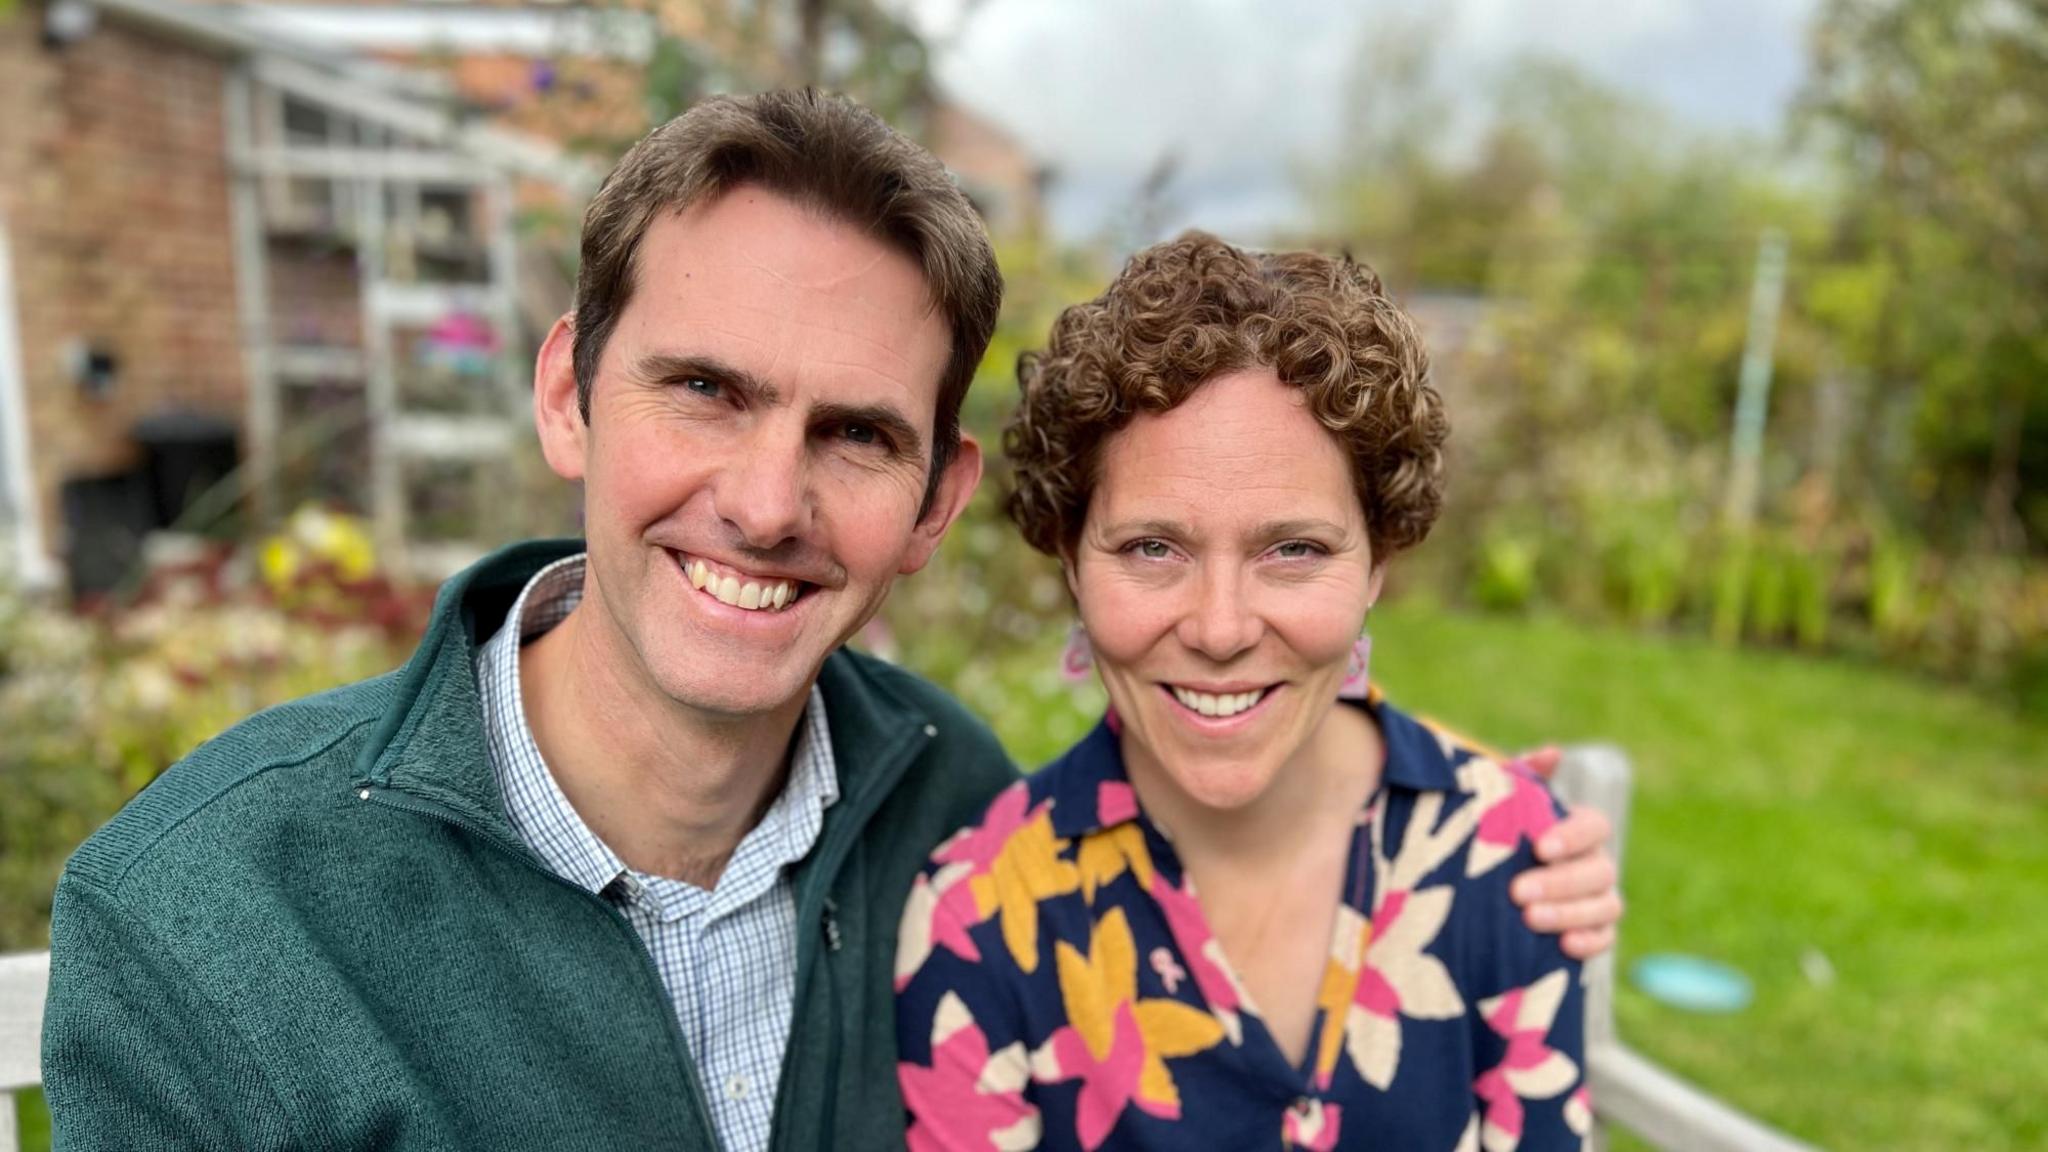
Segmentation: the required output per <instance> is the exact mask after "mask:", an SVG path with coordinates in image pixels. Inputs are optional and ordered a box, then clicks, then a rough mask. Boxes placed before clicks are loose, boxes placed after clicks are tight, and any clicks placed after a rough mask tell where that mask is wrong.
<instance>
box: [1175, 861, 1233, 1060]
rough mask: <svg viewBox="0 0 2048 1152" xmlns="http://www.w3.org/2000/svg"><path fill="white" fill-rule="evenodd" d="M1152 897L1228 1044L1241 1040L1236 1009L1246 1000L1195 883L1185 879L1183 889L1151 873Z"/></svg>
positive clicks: (1197, 988)
mask: <svg viewBox="0 0 2048 1152" xmlns="http://www.w3.org/2000/svg"><path fill="white" fill-rule="evenodd" d="M1152 899H1153V900H1154V901H1155V902H1157V903H1158V905H1159V910H1160V911H1161V912H1162V913H1164V914H1165V916H1166V926H1167V929H1168V930H1169V931H1171V932H1172V933H1173V942H1174V944H1175V945H1176V946H1178V947H1179V949H1180V954H1181V956H1183V957H1184V958H1186V960H1187V965H1188V975H1190V976H1192V977H1194V980H1195V990H1196V991H1198V992H1200V993H1201V994H1202V999H1203V1000H1204V1001H1205V1002H1207V1003H1208V1005H1209V1011H1210V1012H1211V1013H1213V1014H1214V1015H1215V1017H1216V1020H1217V1022H1218V1023H1220V1024H1222V1025H1223V1034H1224V1035H1225V1036H1227V1037H1229V1038H1230V1043H1231V1044H1232V1045H1233V1046H1235V1045H1240V1044H1243V1043H1244V1021H1243V1019H1242V1017H1241V1016H1240V1015H1239V1011H1238V1010H1239V1009H1240V1008H1241V1007H1242V1006H1243V1005H1244V1003H1245V999H1246V997H1245V994H1244V989H1243V988H1242V987H1240V986H1239V985H1238V982H1237V974H1236V973H1234V972H1232V971H1231V969H1230V964H1229V963H1228V962H1227V961H1226V960H1224V958H1223V945H1222V944H1220V943H1218V942H1217V940H1216V938H1215V936H1214V935H1212V934H1211V933H1210V931H1209V919H1208V917H1206V916H1204V915H1202V905H1201V903H1200V902H1199V901H1198V900H1197V899H1196V898H1195V882H1194V881H1193V880H1192V879H1190V880H1188V881H1187V887H1186V888H1176V887H1174V886H1173V884H1172V883H1171V882H1169V881H1168V880H1167V879H1166V877H1164V876H1159V875H1156V874H1155V875H1154V877H1153V880H1152Z"/></svg>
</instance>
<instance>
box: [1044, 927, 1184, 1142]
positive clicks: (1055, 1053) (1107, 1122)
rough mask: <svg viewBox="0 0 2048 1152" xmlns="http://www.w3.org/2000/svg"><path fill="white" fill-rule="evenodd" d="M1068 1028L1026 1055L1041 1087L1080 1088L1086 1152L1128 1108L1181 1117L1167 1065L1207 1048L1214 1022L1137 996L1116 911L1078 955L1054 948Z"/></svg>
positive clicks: (1078, 1114)
mask: <svg viewBox="0 0 2048 1152" xmlns="http://www.w3.org/2000/svg"><path fill="white" fill-rule="evenodd" d="M1054 956H1055V963H1056V964H1057V965H1058V968H1059V981H1060V999H1061V1002H1062V1004H1064V1006H1065V1007H1066V1011H1067V1023H1066V1024H1065V1025H1063V1026H1061V1027H1060V1029H1059V1030H1058V1031H1056V1032H1054V1033H1053V1034H1052V1036H1051V1038H1049V1039H1048V1040H1047V1041H1046V1042H1045V1043H1044V1044H1043V1045H1041V1046H1040V1047H1039V1049H1038V1050H1037V1051H1036V1052H1034V1053H1032V1056H1031V1075H1032V1076H1033V1077H1034V1078H1036V1079H1038V1080H1039V1081H1041V1082H1044V1083H1053V1082H1057V1081H1061V1080H1073V1079H1076V1078H1078V1079H1079V1080H1080V1081H1081V1092H1080V1096H1079V1098H1078V1100H1077V1102H1076V1109H1075V1114H1074V1116H1075V1119H1074V1123H1075V1136H1076V1138H1077V1139H1078V1140H1079V1141H1080V1143H1081V1146H1082V1147H1083V1148H1085V1149H1089V1150H1090V1152H1093V1149H1095V1148H1099V1147H1101V1145H1102V1142H1103V1141H1104V1140H1106V1139H1108V1137H1109V1133H1110V1130H1111V1129H1113V1128H1115V1127H1116V1123H1117V1118H1118V1117H1120V1116H1122V1115H1123V1111H1124V1108H1125V1107H1126V1106H1127V1105H1133V1104H1134V1105H1136V1106H1137V1108H1138V1109H1139V1110H1140V1111H1143V1112H1146V1113H1149V1114H1151V1115H1153V1116H1158V1117H1160V1118H1162V1119H1166V1120H1178V1119H1179V1118H1180V1089H1179V1087H1178V1086H1177V1085H1176V1084H1175V1083H1174V1080H1173V1072H1172V1069H1171V1068H1170V1067H1169V1066H1168V1064H1167V1061H1169V1060H1173V1059H1178V1058H1180V1057H1183V1056H1192V1055H1194V1054H1195V1053H1197V1052H1201V1051H1204V1050H1205V1049H1208V1048H1211V1047H1213V1046H1214V1045H1215V1044H1216V1042H1217V1041H1219V1040H1221V1039H1222V1038H1223V1029H1222V1027H1221V1026H1220V1025H1218V1024H1217V1023H1216V1018H1215V1017H1213V1016H1211V1015H1209V1014H1208V1013H1207V1012H1203V1011H1201V1010H1200V1009H1197V1008H1191V1007H1189V1006H1188V1005H1186V1004H1182V1003H1181V1002H1180V1001H1178V1000H1167V999H1156V998H1155V999H1147V998H1142V997H1140V996H1139V995H1138V954H1137V947H1136V944H1135V942H1134V941H1133V940H1132V937H1131V928H1130V922H1129V921H1128V920H1127V919H1126V918H1125V916H1124V912H1123V909H1121V908H1112V909H1110V911H1109V912H1108V914H1106V915H1105V916H1103V918H1102V920H1101V921H1100V922H1098V923H1097V924H1096V925H1095V928H1094V930H1093V931H1091V932H1090V933H1089V942H1088V952H1087V954H1086V955H1083V954H1082V953H1081V952H1079V951H1078V950H1076V949H1075V948H1074V947H1073V946H1072V945H1070V944H1068V943H1066V942H1065V941H1061V942H1060V943H1059V944H1058V945H1056V946H1055V950H1054Z"/></svg>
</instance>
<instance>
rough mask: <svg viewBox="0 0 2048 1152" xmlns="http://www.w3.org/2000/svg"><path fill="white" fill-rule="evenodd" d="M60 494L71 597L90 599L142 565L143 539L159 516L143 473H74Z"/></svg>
mask: <svg viewBox="0 0 2048 1152" xmlns="http://www.w3.org/2000/svg"><path fill="white" fill-rule="evenodd" d="M59 492H60V494H61V499H62V502H63V507H64V539H65V541H66V547H65V556H64V561H65V563H64V566H65V568H66V569H67V570H68V571H69V572H70V575H71V594H72V596H73V597H75V598H77V599H80V600H89V599H91V598H93V597H95V596H100V595H104V594H106V593H109V592H112V591H114V590H116V589H118V588H120V587H121V586H122V584H123V583H125V582H126V581H127V580H128V578H129V577H130V576H133V575H135V574H136V572H137V569H138V568H139V566H140V565H141V563H142V538H143V537H144V536H145V535H147V534H148V532H149V530H150V528H151V527H152V526H153V525H152V524H151V521H153V520H154V519H155V518H156V509H155V507H154V506H153V505H152V503H151V501H150V498H149V491H148V485H146V484H145V483H144V482H143V479H142V474H141V473H140V472H118V473H115V474H113V475H111V476H74V477H72V478H70V479H68V480H66V481H64V484H63V487H62V488H61V489H59Z"/></svg>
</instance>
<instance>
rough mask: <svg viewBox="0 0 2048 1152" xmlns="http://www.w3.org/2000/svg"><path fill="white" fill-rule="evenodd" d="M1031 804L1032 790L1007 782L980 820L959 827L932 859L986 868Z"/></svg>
mask: <svg viewBox="0 0 2048 1152" xmlns="http://www.w3.org/2000/svg"><path fill="white" fill-rule="evenodd" d="M1030 804H1031V791H1030V789H1029V788H1028V787H1027V786H1026V785H1025V783H1024V782H1023V781H1022V780H1019V781H1018V782H1017V783H1015V784H1012V785H1010V786H1009V787H1008V788H1005V789H1003V790H1002V792H1001V793H1000V794H998V795H997V796H996V798H995V799H994V800H993V801H990V803H989V806H988V811H987V812H985V813H983V814H982V817H981V823H979V824H976V825H974V826H973V827H970V828H963V829H961V830H960V831H959V832H958V833H955V834H954V836H953V838H952V839H950V840H948V841H946V842H945V843H944V844H941V845H939V849H938V851H936V852H934V853H932V860H933V861H934V862H936V863H940V864H951V863H953V862H955V861H964V862H966V863H968V864H971V865H973V868H974V871H976V872H986V871H988V869H989V868H990V867H991V866H993V865H994V864H995V862H996V857H997V856H1000V855H1002V851H1003V845H1004V844H1007V843H1009V840H1010V837H1011V836H1013V835H1015V834H1016V832H1017V830H1018V829H1019V828H1022V827H1023V826H1024V822H1025V821H1026V820H1028V819H1030V817H1031V814H1030V812H1029V811H1028V809H1029V807H1030Z"/></svg>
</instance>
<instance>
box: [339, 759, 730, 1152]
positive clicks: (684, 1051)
mask: <svg viewBox="0 0 2048 1152" xmlns="http://www.w3.org/2000/svg"><path fill="white" fill-rule="evenodd" d="M355 788H356V797H357V798H358V799H360V800H366V801H368V802H370V803H372V804H377V805H381V806H383V807H386V808H394V809H397V810H398V811H401V812H410V813H413V814H414V815H418V816H426V817H429V818H431V819H435V820H440V821H442V822H444V823H447V824H452V825H454V826H455V827H457V828H460V829H462V830H463V831H465V832H468V833H469V834H470V835H472V836H475V837H476V838H477V839H479V840H482V841H483V842H484V843H486V844H489V845H491V846H492V847H493V848H495V849H497V850H498V851H500V852H503V853H504V854H506V855H508V856H511V857H512V858H513V859H515V860H517V861H519V862H520V863H521V864H523V865H525V866H526V867H528V868H531V869H532V870H533V871H535V872H537V873H539V874H540V875H541V876H543V877H546V878H547V879H548V880H550V881H552V882H553V883H556V884H559V885H561V886H562V887H564V888H567V889H569V890H570V891H572V892H575V893H576V894H577V895H579V896H581V897H583V898H584V899H586V900H588V901H590V903H592V904H594V905H596V906H597V908H599V909H600V910H601V911H603V912H604V914H605V917H606V919H608V920H609V921H610V922H611V924H612V926H613V927H614V928H615V929H617V930H618V932H619V933H620V934H621V935H623V936H624V937H625V938H626V939H627V940H628V941H629V942H630V943H631V944H632V947H633V951H634V953H635V954H637V955H638V956H639V957H640V963H641V967H642V970H643V971H644V972H645V973H646V975H647V978H648V979H649V981H651V982H652V985H653V988H654V992H655V996H656V998H657V999H658V1000H660V1002H661V1017H662V1019H663V1020H664V1021H665V1022H666V1023H667V1025H668V1039H669V1046H670V1048H671V1049H672V1050H673V1051H674V1054H675V1058H676V1066H677V1067H678V1068H679V1069H680V1070H681V1072H682V1076H683V1083H684V1084H685V1085H686V1086H687V1087H688V1092H689V1095H688V1097H687V1099H688V1100H689V1101H690V1103H691V1104H692V1106H693V1107H695V1109H696V1112H697V1120H698V1124H699V1127H700V1128H701V1133H700V1134H701V1135H702V1136H703V1137H704V1139H705V1146H706V1147H708V1148H710V1149H712V1150H713V1152H724V1148H725V1145H724V1143H723V1142H722V1141H721V1140H720V1139H719V1135H718V1125H716V1124H714V1123H712V1120H711V1102H710V1101H709V1100H707V1099H705V1097H704V1085H703V1084H702V1083H700V1081H699V1078H698V1075H697V1062H696V1061H695V1060H694V1059H693V1058H691V1056H690V1046H689V1043H688V1042H687V1041H686V1040H684V1038H683V1028H682V1025H681V1024H679V1023H677V1022H676V1010H675V1005H674V1003H672V1002H671V1001H670V1000H669V998H668V986H667V985H666V984H663V983H662V981H661V969H660V968H659V967H658V966H657V965H656V964H655V962H654V956H653V954H652V953H650V952H648V951H647V942H646V941H645V940H642V939H641V938H640V933H638V932H636V931H634V930H633V925H632V924H631V922H629V921H628V920H627V919H626V917H625V914H624V913H622V912H620V911H619V910H618V909H617V908H614V907H612V906H611V905H610V904H607V903H605V901H604V900H603V899H602V898H601V897H599V896H597V895H596V894H595V893H593V892H591V891H590V890H589V889H587V888H584V887H582V886H581V885H578V884H573V883H571V882H570V881H568V880H566V879H563V878H562V877H561V876H559V875H556V874H555V872H554V870H553V869H550V868H549V867H548V866H547V865H545V864H543V863H542V862H541V861H539V860H538V859H535V858H534V855H533V853H531V852H529V851H527V849H526V847H525V846H524V845H520V844H512V843H509V842H507V841H506V840H505V838H504V837H502V836H500V835H498V833H496V832H494V831H492V830H491V829H489V828H485V827H484V826H483V825H481V824H478V823H477V822H476V821H474V820H471V819H469V818H468V817H466V816H464V815H462V814H461V813H459V812H456V811H454V810H453V809H450V808H447V807H444V806H442V805H440V804H435V803H432V802H431V801H427V800H421V799H419V798H418V797H416V796H409V795H407V794H405V793H404V792H401V791H399V790H397V789H394V788H390V787H379V786H377V785H375V784H369V783H358V784H357V785H356V786H355Z"/></svg>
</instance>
